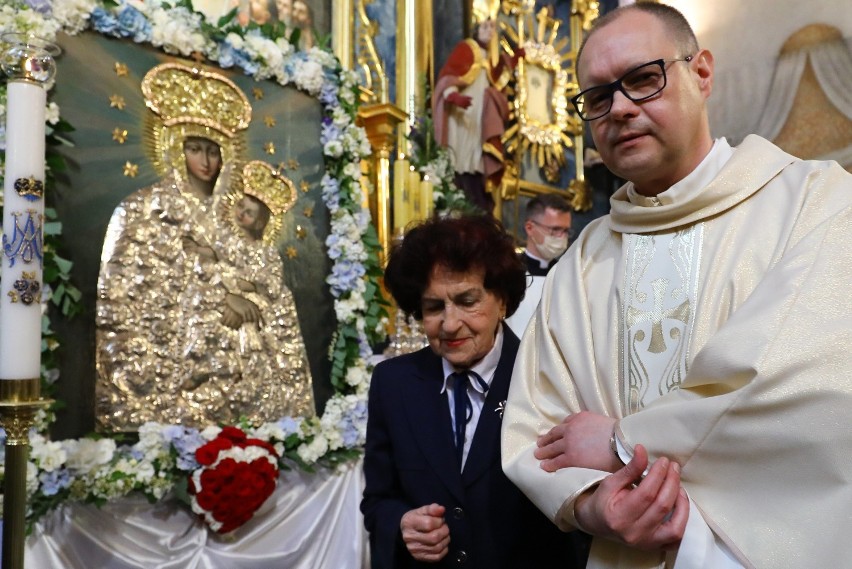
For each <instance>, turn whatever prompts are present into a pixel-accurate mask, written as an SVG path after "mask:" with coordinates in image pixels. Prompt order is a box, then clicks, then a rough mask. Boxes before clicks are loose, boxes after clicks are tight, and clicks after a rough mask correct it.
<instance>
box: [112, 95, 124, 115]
mask: <svg viewBox="0 0 852 569" xmlns="http://www.w3.org/2000/svg"><path fill="white" fill-rule="evenodd" d="M125 104H126V103H125V102H124V97H122V96H121V95H110V97H109V106H110V108H113V109H118V110H119V111H123V110H124V106H125Z"/></svg>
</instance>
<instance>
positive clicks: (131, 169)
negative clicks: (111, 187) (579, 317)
mask: <svg viewBox="0 0 852 569" xmlns="http://www.w3.org/2000/svg"><path fill="white" fill-rule="evenodd" d="M138 173H139V165H138V164H134V163H133V162H130V161H129V160H128V161H127V162H125V163H124V175H125V176H127V177H128V178H135V177H136V175H137V174H138Z"/></svg>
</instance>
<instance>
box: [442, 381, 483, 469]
mask: <svg viewBox="0 0 852 569" xmlns="http://www.w3.org/2000/svg"><path fill="white" fill-rule="evenodd" d="M450 375H451V376H452V378H453V413H454V414H455V419H456V433H455V435H456V457H458V460H459V467H461V465H462V460H463V458H464V432H465V428H466V427H467V424H468V423H469V422H470V419H471V417H473V405H472V404H471V402H470V397H469V396H468V394H467V386H468V378H469V376H473V377H475V378H476V380H477V381H478V382H479V385H480V386H481V387H482V390H483V391H486V392H487V391H488V384H487V383H485V380H483V379H482V378H481V377H479V374H477V373H476V372H473V371H470V370H468V371H462V372H454V373H452V374H450Z"/></svg>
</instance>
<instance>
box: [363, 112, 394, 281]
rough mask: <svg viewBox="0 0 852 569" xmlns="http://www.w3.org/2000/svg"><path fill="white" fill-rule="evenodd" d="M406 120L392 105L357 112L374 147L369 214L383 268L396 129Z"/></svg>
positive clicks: (389, 228) (387, 246)
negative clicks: (371, 217) (391, 164)
mask: <svg viewBox="0 0 852 569" xmlns="http://www.w3.org/2000/svg"><path fill="white" fill-rule="evenodd" d="M405 117H406V114H405V112H404V111H403V110H402V109H400V108H399V107H397V106H396V105H394V104H392V103H378V104H374V105H364V106H362V107H361V108H360V109H358V120H359V122H360V124H361V125H362V126H363V127H364V129H365V130H366V131H367V138H369V139H370V146H372V148H373V163H372V165H371V171H372V172H373V176H372V180H371V181H372V182H373V185H374V187H375V191H374V192H373V193H372V195H370V214H371V215H372V216H373V223H374V224H375V226H376V232H377V233H378V238H379V243H380V244H381V247H382V256H383V258H382V265H384V261H385V259H387V255H388V252H389V250H390V243H391V237H392V236H391V224H390V221H391V220H390V212H389V206H390V203H391V192H390V156H391V152H393V148H394V142H395V140H394V135H395V133H396V130H397V126H398V125H399V124H400V123H402V122H403V121H405Z"/></svg>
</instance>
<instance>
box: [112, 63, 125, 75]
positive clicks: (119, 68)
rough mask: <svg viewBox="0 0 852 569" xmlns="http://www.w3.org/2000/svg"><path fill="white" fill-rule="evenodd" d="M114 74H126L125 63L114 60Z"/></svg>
mask: <svg viewBox="0 0 852 569" xmlns="http://www.w3.org/2000/svg"><path fill="white" fill-rule="evenodd" d="M115 74H116V75H118V76H119V77H126V76H127V64H125V63H121V62H118V61H116V62H115Z"/></svg>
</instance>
